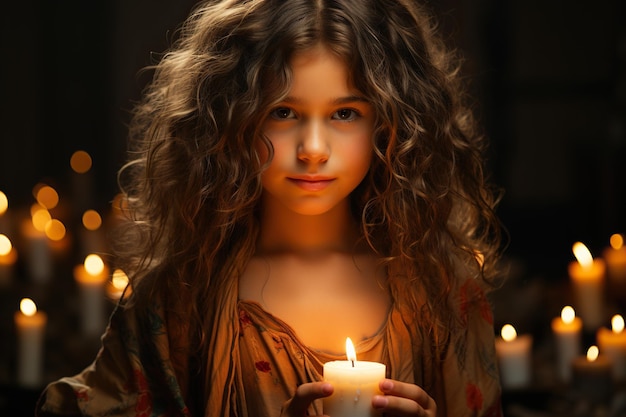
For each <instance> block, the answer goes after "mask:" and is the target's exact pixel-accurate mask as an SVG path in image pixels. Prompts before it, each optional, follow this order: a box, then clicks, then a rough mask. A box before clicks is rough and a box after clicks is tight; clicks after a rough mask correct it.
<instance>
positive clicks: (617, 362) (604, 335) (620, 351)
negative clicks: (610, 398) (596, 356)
mask: <svg viewBox="0 0 626 417" xmlns="http://www.w3.org/2000/svg"><path fill="white" fill-rule="evenodd" d="M596 337H597V342H598V346H599V347H600V351H601V352H602V354H603V355H606V356H607V357H608V358H609V359H611V362H612V363H613V378H614V379H615V380H616V381H620V382H621V381H624V380H626V331H624V318H623V317H622V316H621V315H619V314H616V315H615V316H613V318H612V319H611V330H609V329H607V328H605V327H602V328H600V329H599V330H598V333H597V335H596Z"/></svg>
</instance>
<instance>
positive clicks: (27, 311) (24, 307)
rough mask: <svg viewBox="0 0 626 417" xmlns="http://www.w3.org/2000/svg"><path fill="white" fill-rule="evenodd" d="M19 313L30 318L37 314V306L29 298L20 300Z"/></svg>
mask: <svg viewBox="0 0 626 417" xmlns="http://www.w3.org/2000/svg"><path fill="white" fill-rule="evenodd" d="M20 311H21V312H22V314H24V315H25V316H28V317H32V316H34V315H35V314H37V305H36V304H35V302H34V301H33V300H31V299H30V298H22V301H20Z"/></svg>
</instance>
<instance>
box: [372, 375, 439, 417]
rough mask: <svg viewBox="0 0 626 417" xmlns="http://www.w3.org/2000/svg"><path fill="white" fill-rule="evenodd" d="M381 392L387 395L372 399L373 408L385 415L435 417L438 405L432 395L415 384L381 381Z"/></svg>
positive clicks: (389, 380) (390, 380)
mask: <svg viewBox="0 0 626 417" xmlns="http://www.w3.org/2000/svg"><path fill="white" fill-rule="evenodd" d="M379 388H380V390H381V391H382V392H383V394H385V395H376V396H374V398H372V406H373V407H374V408H375V409H377V410H380V411H383V412H385V413H386V414H385V415H388V416H396V417H409V416H419V417H435V416H436V415H437V404H435V400H433V399H432V398H431V396H430V395H428V394H427V393H426V391H424V390H423V389H421V388H420V387H418V386H417V385H414V384H407V383H405V382H399V381H394V380H392V379H384V380H382V381H380V384H379Z"/></svg>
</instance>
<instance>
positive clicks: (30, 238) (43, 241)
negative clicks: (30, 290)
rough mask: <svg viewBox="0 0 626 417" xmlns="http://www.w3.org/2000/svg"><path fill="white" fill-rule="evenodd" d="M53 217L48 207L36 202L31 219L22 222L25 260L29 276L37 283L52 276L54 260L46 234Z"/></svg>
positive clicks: (44, 281)
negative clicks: (47, 226)
mask: <svg viewBox="0 0 626 417" xmlns="http://www.w3.org/2000/svg"><path fill="white" fill-rule="evenodd" d="M51 219H52V217H51V216H50V212H48V210H47V209H45V208H44V207H42V206H40V205H39V204H35V205H33V206H32V207H31V217H30V219H24V221H23V222H22V228H21V231H22V236H23V237H24V239H25V246H26V251H25V252H24V251H22V252H21V253H25V260H26V266H27V271H28V274H29V277H30V278H31V279H32V280H33V281H34V282H36V283H39V284H44V283H47V282H48V281H49V280H50V278H51V277H52V273H53V262H52V253H51V247H50V242H49V240H48V238H47V236H46V233H45V229H46V224H47V223H48V222H49V221H50V220H51Z"/></svg>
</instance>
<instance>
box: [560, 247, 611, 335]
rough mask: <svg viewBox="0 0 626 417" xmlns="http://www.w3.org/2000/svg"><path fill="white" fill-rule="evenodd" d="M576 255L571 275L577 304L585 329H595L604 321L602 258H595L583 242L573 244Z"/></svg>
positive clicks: (570, 270)
mask: <svg viewBox="0 0 626 417" xmlns="http://www.w3.org/2000/svg"><path fill="white" fill-rule="evenodd" d="M572 251H573V252H574V256H575V257H576V260H577V261H575V262H570V264H569V267H568V272H569V276H570V278H571V282H572V284H573V287H574V299H575V306H576V310H577V311H578V314H579V315H580V317H581V318H582V321H583V327H584V329H585V330H588V331H593V332H595V330H596V329H597V328H598V327H600V326H601V325H602V323H603V322H604V317H605V311H604V273H605V269H606V267H605V264H604V261H603V260H602V259H593V257H592V256H591V252H590V251H589V249H587V247H586V246H585V245H584V244H583V243H581V242H576V243H574V245H573V246H572Z"/></svg>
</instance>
